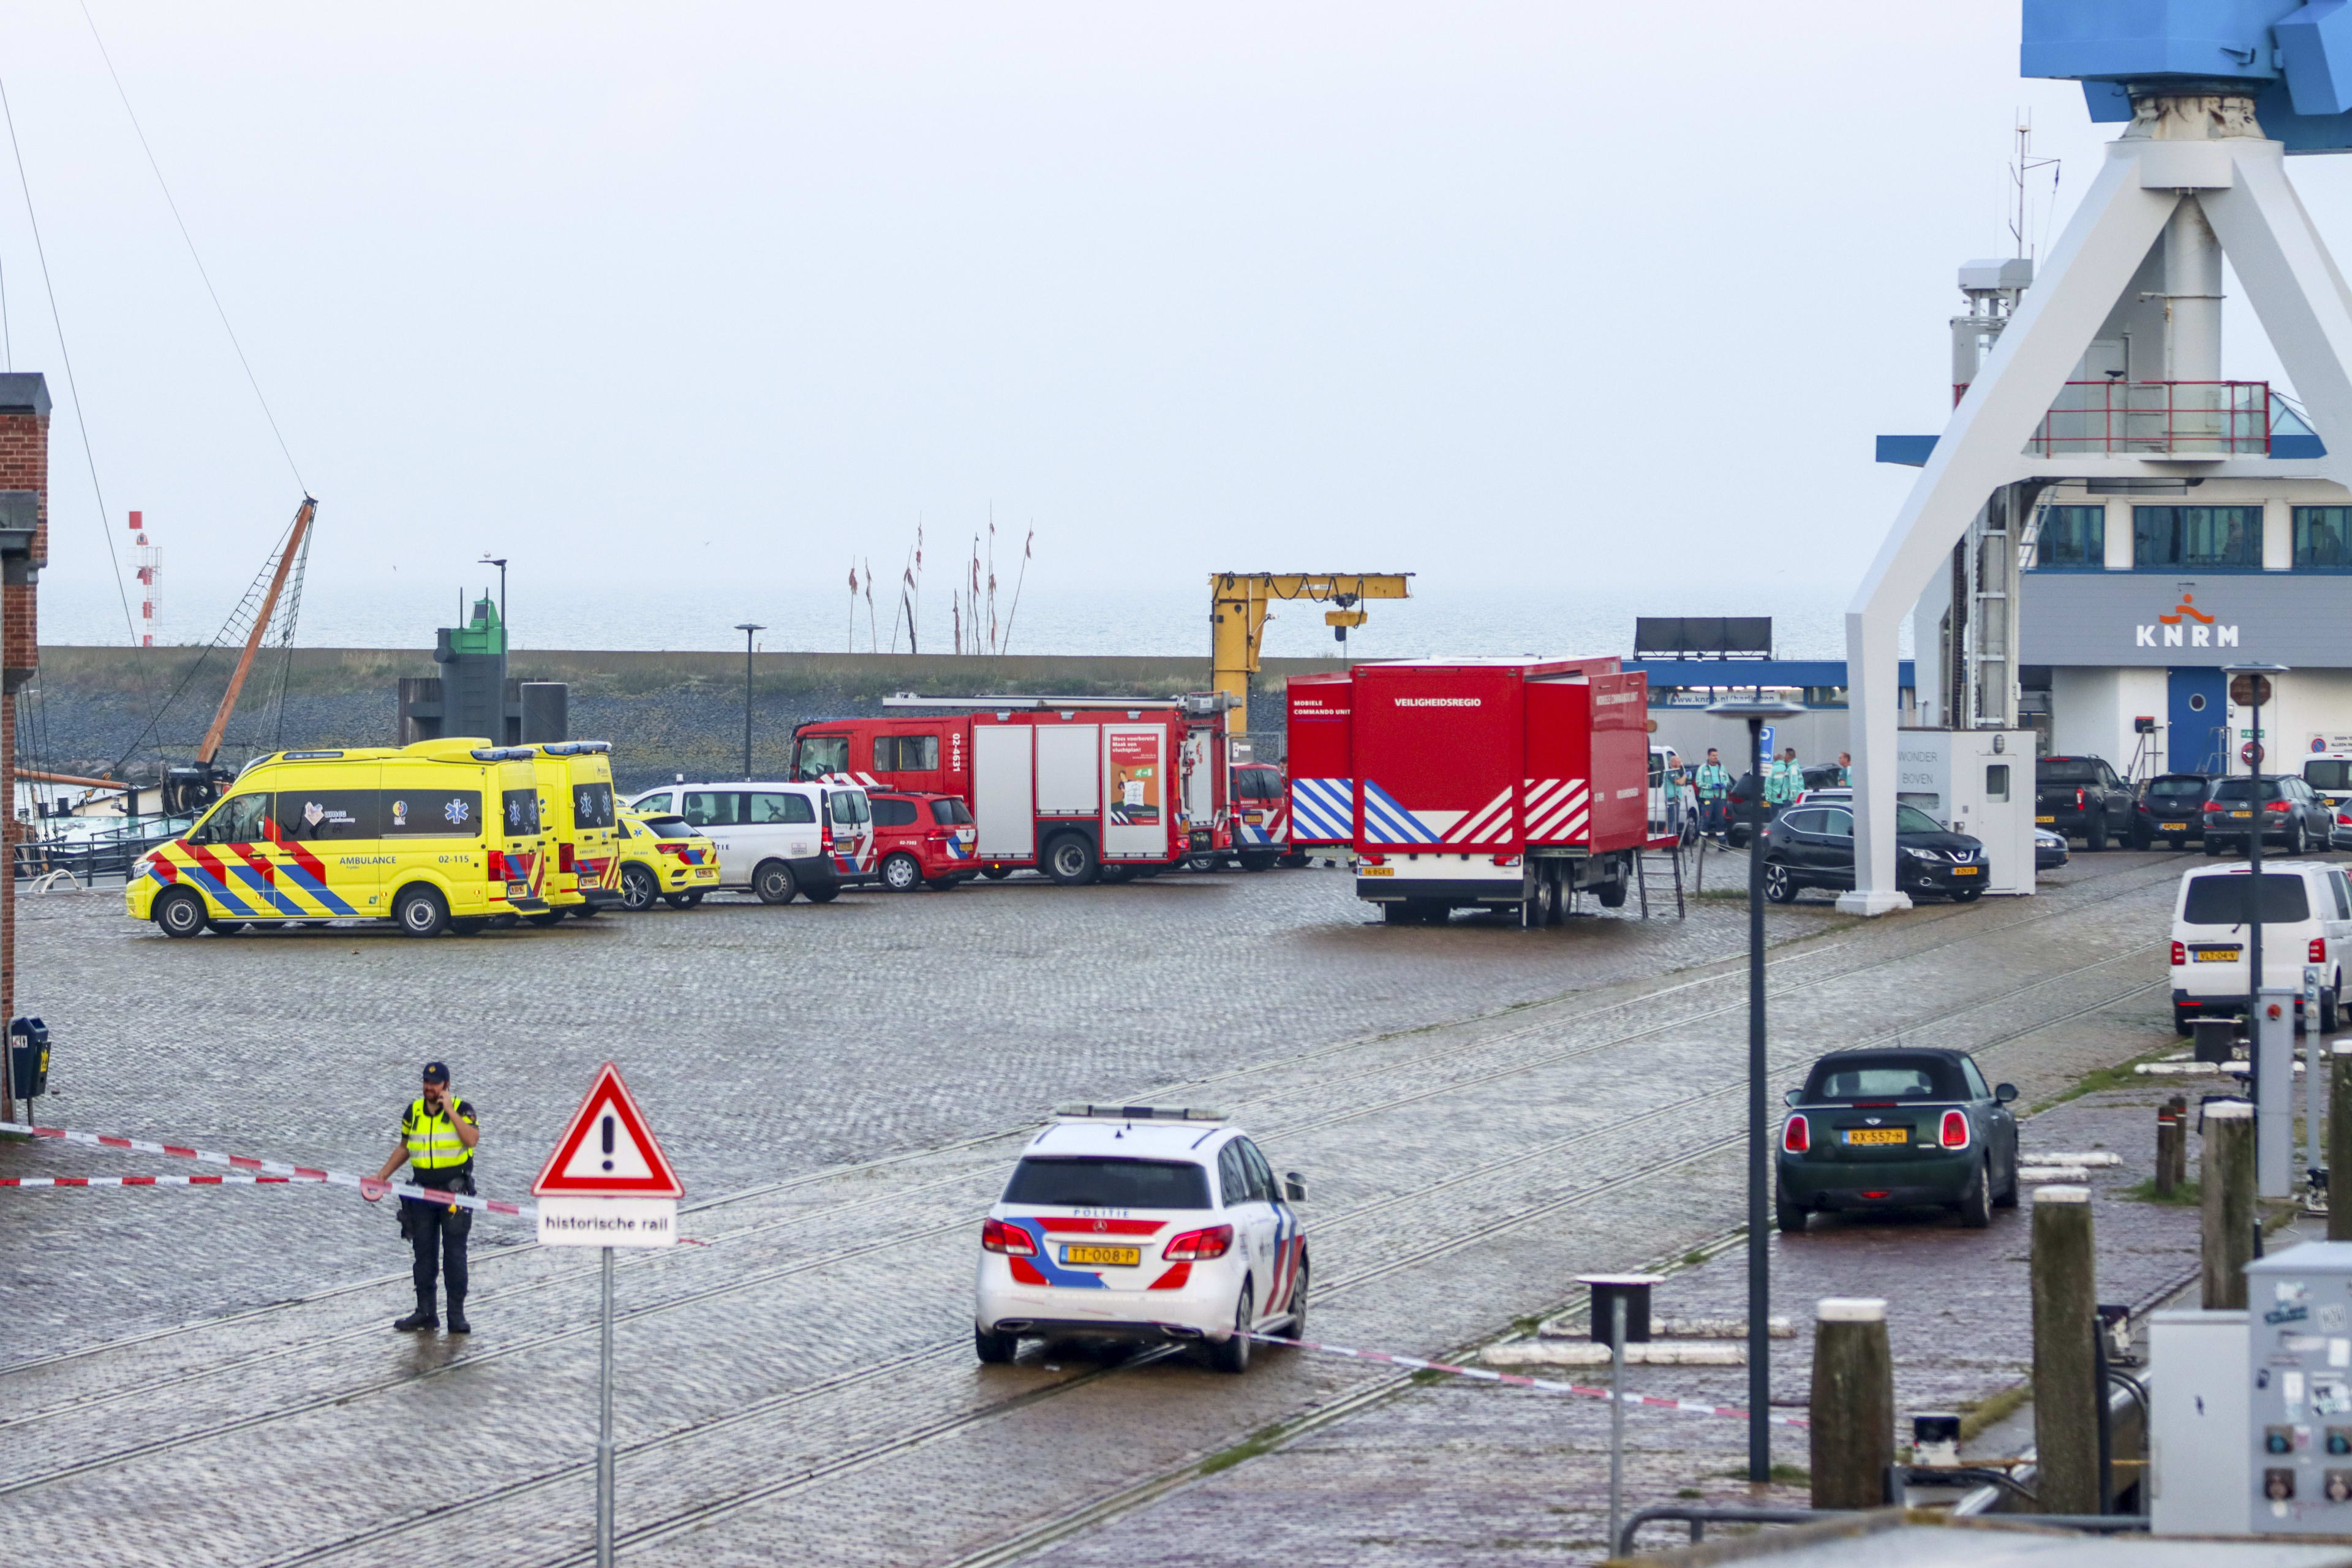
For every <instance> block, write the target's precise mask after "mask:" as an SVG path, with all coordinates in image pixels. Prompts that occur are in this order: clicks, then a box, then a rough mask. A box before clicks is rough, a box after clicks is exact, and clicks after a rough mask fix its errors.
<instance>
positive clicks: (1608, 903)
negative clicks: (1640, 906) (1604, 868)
mask: <svg viewBox="0 0 2352 1568" xmlns="http://www.w3.org/2000/svg"><path fill="white" fill-rule="evenodd" d="M1592 896H1593V897H1594V898H1596V899H1598V900H1601V908H1602V909H1604V910H1622V909H1623V908H1624V907H1625V879H1624V878H1622V877H1620V878H1618V879H1616V880H1615V881H1612V882H1603V883H1601V886H1599V887H1598V888H1595V889H1593V890H1592Z"/></svg>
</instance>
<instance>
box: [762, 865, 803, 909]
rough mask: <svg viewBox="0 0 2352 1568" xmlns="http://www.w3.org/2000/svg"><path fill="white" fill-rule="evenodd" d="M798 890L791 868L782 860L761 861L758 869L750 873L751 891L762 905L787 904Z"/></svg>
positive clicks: (798, 885) (796, 894) (797, 883)
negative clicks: (756, 895)
mask: <svg viewBox="0 0 2352 1568" xmlns="http://www.w3.org/2000/svg"><path fill="white" fill-rule="evenodd" d="M800 890H801V885H800V882H799V880H798V879H796V878H794V877H793V868H791V867H790V866H787V865H785V864H784V863H783V862H782V860H762V861H761V862H760V868H759V869H758V870H756V871H754V872H752V873H751V891H752V892H754V893H756V894H758V895H759V898H760V901H761V903H763V904H789V903H791V902H792V901H793V899H794V898H795V897H797V896H798V895H799V893H800Z"/></svg>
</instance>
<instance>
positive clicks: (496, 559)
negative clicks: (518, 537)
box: [482, 550, 507, 626]
mask: <svg viewBox="0 0 2352 1568" xmlns="http://www.w3.org/2000/svg"><path fill="white" fill-rule="evenodd" d="M482 564H483V565H485V566H495V567H497V568H498V569H499V625H500V626H504V625H506V621H507V561H506V557H505V556H503V555H492V554H491V553H490V552H488V551H487V550H485V551H483V552H482Z"/></svg>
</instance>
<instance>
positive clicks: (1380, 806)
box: [1364, 779, 1442, 844]
mask: <svg viewBox="0 0 2352 1568" xmlns="http://www.w3.org/2000/svg"><path fill="white" fill-rule="evenodd" d="M1364 834H1365V837H1368V838H1370V840H1371V841H1372V842H1373V843H1375V844H1436V843H1440V842H1442V840H1441V839H1440V838H1439V837H1438V836H1437V833H1436V831H1435V830H1434V829H1433V828H1432V827H1431V826H1429V824H1427V823H1425V822H1423V821H1422V819H1421V818H1419V817H1418V816H1414V815H1413V814H1412V812H1410V811H1408V810H1406V809H1405V808H1404V806H1403V805H1401V804H1399V803H1398V801H1397V798H1396V796H1394V795H1391V794H1389V792H1388V791H1386V790H1384V789H1382V788H1381V786H1380V785H1378V784H1374V783H1373V782H1372V781H1371V780H1370V779H1366V780H1365V781H1364Z"/></svg>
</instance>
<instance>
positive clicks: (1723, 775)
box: [1698, 746, 1731, 842]
mask: <svg viewBox="0 0 2352 1568" xmlns="http://www.w3.org/2000/svg"><path fill="white" fill-rule="evenodd" d="M1730 794H1731V770H1730V769H1728V768H1727V767H1725V766H1724V765H1723V759H1722V758H1721V757H1720V756H1717V754H1716V749H1715V748H1714V747H1713V746H1709V747H1708V748H1707V749H1706V762H1705V763H1701V764H1700V765H1699V770H1698V809H1699V815H1700V817H1701V819H1702V820H1703V821H1704V822H1705V824H1706V831H1707V832H1708V833H1710V834H1713V835H1714V836H1715V837H1716V838H1717V841H1718V842H1719V841H1720V840H1721V839H1722V837H1723V835H1724V831H1725V828H1726V827H1727V826H1728V825H1727V823H1726V822H1725V821H1724V819H1723V803H1724V801H1725V799H1726V798H1727V797H1728V796H1729V795H1730Z"/></svg>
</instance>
